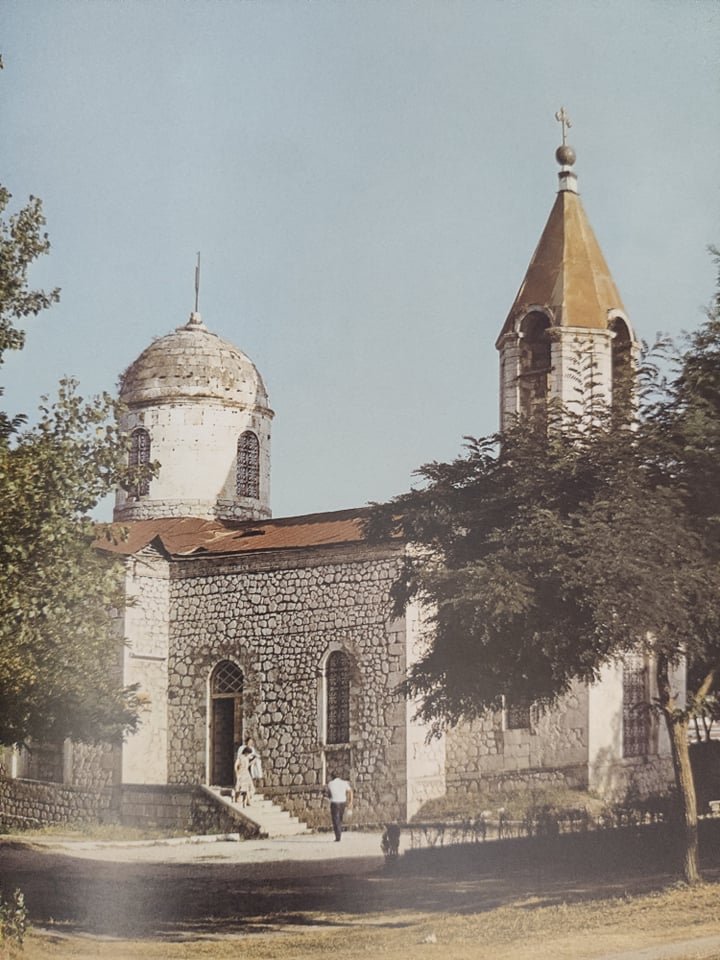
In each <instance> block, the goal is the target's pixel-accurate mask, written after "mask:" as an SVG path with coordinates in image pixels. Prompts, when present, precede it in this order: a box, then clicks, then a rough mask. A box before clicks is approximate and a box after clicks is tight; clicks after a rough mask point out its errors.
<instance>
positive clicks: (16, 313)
mask: <svg viewBox="0 0 720 960" xmlns="http://www.w3.org/2000/svg"><path fill="white" fill-rule="evenodd" d="M11 199H12V194H10V192H9V191H8V190H7V189H6V188H5V187H3V186H2V185H0V363H2V360H3V356H4V354H5V351H6V350H19V349H20V348H21V347H22V346H23V343H24V342H25V334H24V332H23V331H22V330H21V329H20V328H19V327H18V325H17V322H18V320H19V319H21V318H25V317H30V316H37V314H38V313H40V312H41V311H42V310H45V309H46V308H47V307H49V306H50V305H51V304H53V303H56V302H57V301H58V300H59V299H60V291H59V290H58V289H57V288H56V289H54V290H50V291H45V290H31V289H29V287H28V276H27V274H28V268H29V267H30V265H31V264H32V263H33V262H34V261H35V260H37V258H38V257H39V256H41V255H42V254H44V253H47V252H48V250H49V249H50V241H49V240H48V235H47V233H45V232H44V230H43V227H44V226H45V217H44V215H43V212H42V204H41V202H40V200H39V199H38V198H37V197H30V199H29V201H28V203H27V204H26V206H24V207H23V208H22V209H21V210H19V211H18V212H17V213H14V214H12V215H10V216H9V217H5V216H4V214H5V211H6V210H7V207H8V205H9V203H10V200H11Z"/></svg>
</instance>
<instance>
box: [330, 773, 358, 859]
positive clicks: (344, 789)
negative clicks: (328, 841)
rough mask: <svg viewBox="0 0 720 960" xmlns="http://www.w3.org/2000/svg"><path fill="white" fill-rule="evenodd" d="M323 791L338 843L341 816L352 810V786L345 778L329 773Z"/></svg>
mask: <svg viewBox="0 0 720 960" xmlns="http://www.w3.org/2000/svg"><path fill="white" fill-rule="evenodd" d="M325 792H326V795H327V796H328V797H329V798H330V819H331V820H332V826H333V832H334V834H335V842H336V843H339V842H340V838H341V837H342V822H343V817H344V816H345V812H346V811H350V810H352V803H353V792H352V787H351V786H350V784H349V783H348V781H347V780H343V779H342V777H338V776H336V774H334V773H331V774H330V779H329V780H328V784H327V787H326V788H325Z"/></svg>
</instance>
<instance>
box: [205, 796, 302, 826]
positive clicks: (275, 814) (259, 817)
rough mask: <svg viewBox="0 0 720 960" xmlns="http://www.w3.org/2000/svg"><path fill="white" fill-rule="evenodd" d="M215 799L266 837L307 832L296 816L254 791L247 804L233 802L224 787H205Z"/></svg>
mask: <svg viewBox="0 0 720 960" xmlns="http://www.w3.org/2000/svg"><path fill="white" fill-rule="evenodd" d="M205 789H206V790H207V791H208V792H209V793H211V794H212V795H213V796H214V797H216V799H217V800H218V801H219V802H220V803H222V804H224V805H225V806H227V807H230V808H231V809H232V810H235V811H237V813H238V814H239V815H240V816H242V817H243V818H244V819H245V820H247V821H249V822H250V823H252V824H254V825H255V826H257V828H258V830H259V831H260V834H261V835H262V836H266V837H288V836H296V835H298V834H301V833H307V832H308V828H307V825H306V824H304V823H303V822H302V821H301V820H299V819H298V817H295V816H292V815H291V814H290V813H288V812H287V810H283V809H282V807H279V806H278V805H277V804H275V803H273V801H272V800H269V799H267V798H266V797H263V795H262V794H261V793H256V794H255V796H254V797H253V799H252V800H251V802H250V804H249V805H248V806H244V807H243V806H242V805H241V804H240V803H235V802H234V800H233V799H232V793H231V791H230V790H229V789H227V788H224V787H206V788H205Z"/></svg>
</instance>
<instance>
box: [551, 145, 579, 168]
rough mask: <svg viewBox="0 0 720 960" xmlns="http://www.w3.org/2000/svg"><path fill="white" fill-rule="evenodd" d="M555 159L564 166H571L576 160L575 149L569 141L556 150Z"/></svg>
mask: <svg viewBox="0 0 720 960" xmlns="http://www.w3.org/2000/svg"><path fill="white" fill-rule="evenodd" d="M555 159H556V160H557V162H558V163H559V164H560V166H562V167H571V166H572V165H573V164H574V163H575V160H576V156H575V151H574V150H573V148H572V147H571V146H570V144H569V143H564V144H563V145H562V146H561V147H558V148H557V150H556V151H555Z"/></svg>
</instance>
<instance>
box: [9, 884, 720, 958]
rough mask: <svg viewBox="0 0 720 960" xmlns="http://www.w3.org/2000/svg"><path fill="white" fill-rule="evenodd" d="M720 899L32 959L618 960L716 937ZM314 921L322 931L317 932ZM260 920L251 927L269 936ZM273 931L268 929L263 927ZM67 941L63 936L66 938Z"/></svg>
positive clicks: (422, 918) (514, 910) (690, 953)
mask: <svg viewBox="0 0 720 960" xmlns="http://www.w3.org/2000/svg"><path fill="white" fill-rule="evenodd" d="M719 893H720V890H719V888H718V886H717V885H716V884H705V885H702V886H699V887H694V888H692V889H690V888H687V887H685V886H683V885H673V886H671V887H668V888H666V889H664V890H661V891H658V892H653V893H647V894H641V895H638V896H634V895H632V894H630V893H621V894H620V895H619V896H616V897H612V898H605V899H599V900H588V899H582V896H583V893H582V891H578V892H577V896H579V897H580V899H578V900H577V901H575V902H572V900H569V901H568V902H562V903H552V904H548V902H547V900H544V899H543V898H542V897H539V896H522V895H519V896H518V897H517V898H516V899H514V900H512V901H511V902H508V903H506V904H503V905H502V906H498V907H496V908H493V909H485V910H482V911H477V912H472V913H466V914H453V913H441V914H438V913H436V912H424V911H422V910H415V911H412V912H408V911H404V912H392V913H388V912H381V913H372V914H365V915H364V916H362V917H359V916H357V915H352V914H326V913H323V914H317V915H316V916H315V917H314V918H313V916H312V915H310V916H308V917H307V921H309V922H310V926H309V927H308V928H307V929H306V930H305V931H304V932H300V931H298V930H297V929H292V928H286V930H285V931H283V932H276V931H272V932H270V933H268V932H262V933H249V934H245V935H230V936H223V935H222V934H221V933H220V932H219V933H218V935H217V936H216V937H213V935H212V934H210V935H208V936H206V937H203V938H200V937H197V936H193V935H192V933H191V932H190V931H188V932H186V933H185V934H180V935H177V936H175V937H173V939H172V940H159V939H137V940H108V939H95V938H91V937H75V936H65V935H63V934H60V935H59V936H53V935H52V934H37V933H35V934H32V935H31V936H30V937H29V938H28V940H27V941H26V946H25V951H24V960H41V958H42V960H71V958H72V960H84V958H96V960H132V958H136V957H138V958H140V957H142V958H143V960H229V958H231V957H232V958H237V957H238V955H242V957H243V958H244V960H318V958H324V957H327V956H333V955H334V956H339V957H342V958H343V960H360V958H363V960H366V958H367V957H368V956H382V957H383V958H384V960H417V958H418V956H420V957H422V958H423V960H440V958H442V960H520V958H523V960H525V958H527V957H532V960H593V958H600V957H606V956H608V955H611V954H613V953H622V952H624V951H630V950H640V949H646V948H649V947H659V946H661V945H663V944H668V943H679V942H682V941H685V940H687V941H691V940H698V939H700V938H708V937H714V936H716V937H718V938H719V941H720V915H719V909H720V897H719V896H718V894H719ZM313 919H314V920H315V921H316V924H317V926H312V921H313ZM263 920H264V918H262V917H257V918H253V922H254V923H256V924H257V929H263ZM264 929H265V930H267V926H265V927H264ZM59 932H60V931H59ZM673 956H674V957H675V958H676V960H689V958H691V957H692V958H698V957H704V958H711V957H716V958H717V957H718V956H720V948H718V949H717V950H715V951H713V950H712V948H711V947H706V948H705V949H703V950H702V951H701V952H698V950H697V949H696V948H695V947H693V946H688V949H687V952H686V953H678V954H673Z"/></svg>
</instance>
